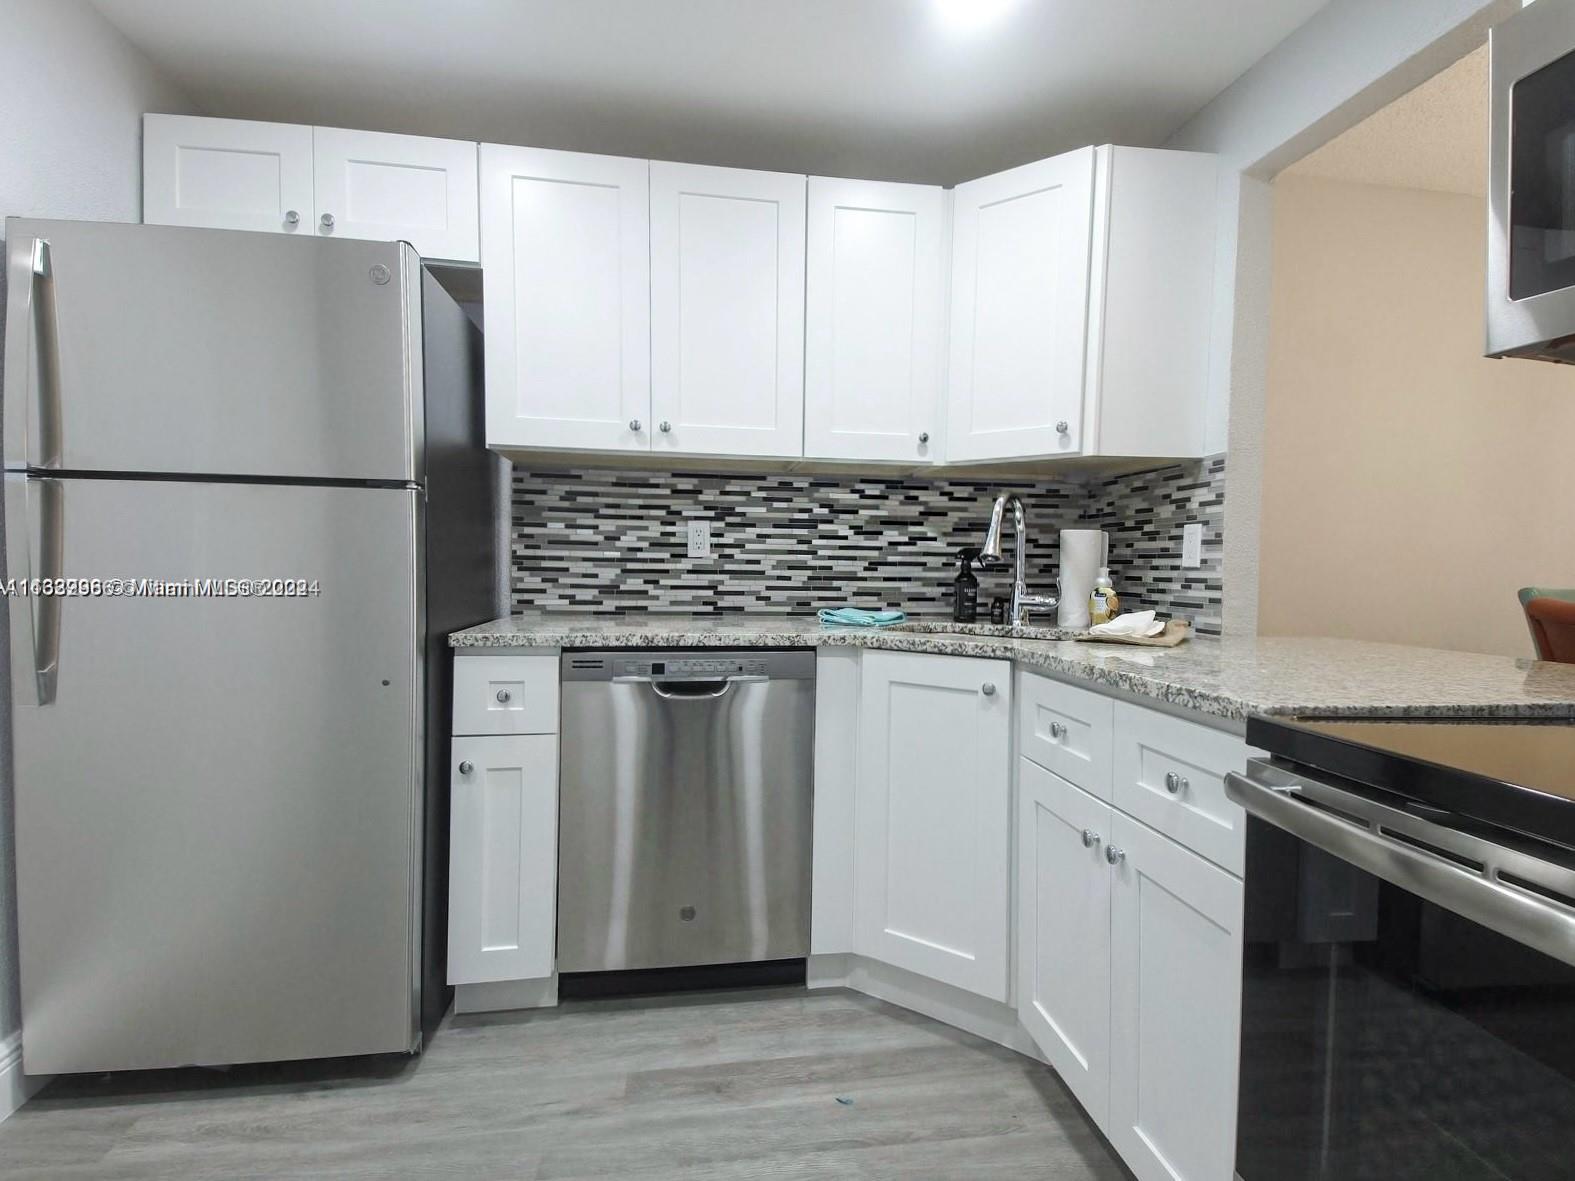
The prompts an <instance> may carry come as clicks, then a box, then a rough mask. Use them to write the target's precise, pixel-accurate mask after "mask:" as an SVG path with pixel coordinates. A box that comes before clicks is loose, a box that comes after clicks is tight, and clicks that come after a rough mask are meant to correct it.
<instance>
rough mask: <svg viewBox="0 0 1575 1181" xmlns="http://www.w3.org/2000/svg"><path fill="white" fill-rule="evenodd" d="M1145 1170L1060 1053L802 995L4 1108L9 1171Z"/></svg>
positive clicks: (0, 1147)
mask: <svg viewBox="0 0 1575 1181" xmlns="http://www.w3.org/2000/svg"><path fill="white" fill-rule="evenodd" d="M839 1100H841V1101H839ZM1128 1176H1129V1174H1127V1173H1126V1171H1125V1170H1124V1169H1123V1168H1122V1166H1121V1165H1120V1164H1119V1163H1117V1161H1116V1158H1115V1157H1114V1155H1113V1154H1112V1152H1111V1150H1110V1148H1109V1146H1108V1145H1107V1144H1106V1143H1105V1142H1104V1141H1103V1140H1102V1139H1101V1137H1100V1136H1099V1134H1098V1133H1097V1132H1096V1131H1095V1130H1094V1129H1093V1127H1092V1125H1091V1124H1090V1123H1089V1122H1088V1120H1087V1118H1086V1117H1085V1116H1084V1115H1083V1113H1082V1111H1081V1109H1080V1108H1079V1107H1078V1106H1077V1104H1076V1103H1075V1102H1074V1101H1073V1100H1072V1098H1071V1096H1070V1095H1069V1094H1068V1093H1067V1091H1066V1089H1065V1088H1064V1086H1063V1085H1062V1084H1061V1082H1060V1081H1059V1080H1058V1079H1057V1078H1056V1077H1055V1075H1054V1074H1053V1073H1052V1072H1051V1071H1050V1070H1049V1068H1047V1067H1044V1066H1041V1065H1039V1064H1038V1063H1036V1062H1033V1061H1030V1060H1029V1059H1027V1058H1024V1057H1022V1056H1021V1055H1018V1054H1014V1053H1012V1052H1010V1051H1008V1050H1003V1049H1001V1048H999V1047H997V1046H994V1045H992V1044H990V1043H988V1042H984V1041H981V1040H980V1039H978V1038H975V1037H972V1036H970V1035H968V1034H965V1033H962V1032H960V1031H958V1030H955V1029H951V1028H949V1027H947V1026H945V1025H941V1024H939V1023H937V1022H934V1021H930V1020H928V1019H927V1018H924V1017H920V1016H917V1015H915V1014H912V1013H909V1012H907V1011H905V1010H903V1009H899V1008H896V1007H894V1006H891V1005H887V1004H883V1003H881V1002H879V1001H876V1000H872V999H870V998H868V997H864V996H860V995H857V994H854V993H848V992H840V991H831V992H815V993H808V992H805V991H804V990H802V989H771V990H754V991H749V992H725V993H706V994H691V995H687V996H679V997H663V998H658V999H650V998H642V999H639V1000H617V1001H579V1002H572V1003H568V1004H565V1005H563V1006H562V1007H561V1008H558V1009H548V1010H538V1011H534V1012H528V1013H503V1014H489V1015H482V1016H471V1017H454V1016H451V1017H450V1018H449V1020H448V1021H447V1022H446V1023H445V1024H444V1026H443V1027H442V1028H441V1029H440V1030H439V1031H438V1033H437V1034H436V1036H435V1037H434V1038H433V1039H432V1042H431V1044H430V1046H429V1047H428V1049H427V1052H426V1053H425V1054H424V1055H423V1056H422V1057H421V1058H419V1059H415V1060H411V1059H404V1058H399V1059H383V1058H377V1059H360V1060H355V1061H353V1062H340V1063H334V1064H322V1063H295V1064H286V1065H278V1066H256V1067H244V1068H242V1067H237V1068H235V1069H233V1070H230V1071H224V1072H221V1071H206V1070H180V1071H159V1072H148V1073H144V1074H128V1075H110V1076H97V1077H87V1076H76V1077H73V1078H69V1079H60V1080H57V1081H56V1082H55V1083H54V1084H53V1085H51V1086H50V1087H49V1088H47V1089H46V1090H45V1091H44V1092H43V1093H41V1094H40V1095H38V1096H36V1097H35V1098H34V1099H33V1100H32V1102H30V1103H29V1104H27V1106H25V1107H24V1108H23V1109H22V1110H21V1111H19V1112H17V1113H16V1114H15V1115H13V1116H12V1117H11V1118H10V1119H9V1120H8V1121H6V1122H5V1123H4V1124H0V1178H3V1179H9V1178H22V1177H37V1178H45V1177H47V1178H87V1177H94V1178H108V1177H114V1178H155V1177H157V1178H174V1177H179V1178H226V1179H229V1178H251V1177H398V1178H410V1177H464V1178H484V1177H497V1178H519V1179H521V1181H524V1179H532V1178H592V1177H599V1178H607V1177H617V1178H633V1179H639V1181H658V1179H666V1178H673V1179H676V1178H685V1179H690V1181H713V1179H720V1178H762V1179H765V1178H769V1179H773V1181H780V1179H786V1178H814V1179H817V1181H819V1179H825V1178H845V1177H847V1178H903V1179H905V1181H915V1179H925V1178H936V1179H940V1178H969V1179H975V1178H1003V1179H1004V1178H1011V1179H1013V1181H1018V1179H1023V1181H1026V1179H1031V1178H1054V1179H1056V1181H1083V1179H1085V1178H1090V1179H1092V1178H1098V1179H1101V1181H1103V1179H1112V1181H1115V1179H1121V1178H1126V1177H1128Z"/></svg>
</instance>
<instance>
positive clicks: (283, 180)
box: [142, 115, 315, 234]
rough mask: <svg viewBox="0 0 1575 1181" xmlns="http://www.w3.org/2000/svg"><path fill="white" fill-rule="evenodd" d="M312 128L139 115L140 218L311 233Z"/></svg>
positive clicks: (217, 227) (162, 222) (149, 221)
mask: <svg viewBox="0 0 1575 1181" xmlns="http://www.w3.org/2000/svg"><path fill="white" fill-rule="evenodd" d="M314 208H315V202H314V198H313V194H312V129H311V128H310V127H300V126H297V125H296V124H293V123H252V122H245V121H241V120H237V119H207V118H203V117H201V116H197V115H144V116H143V117H142V220H143V221H144V222H146V223H147V224H149V225H160V226H202V227H206V228H208V229H214V230H264V231H273V232H276V233H284V234H311V233H312V232H313V218H314V213H313V210H314Z"/></svg>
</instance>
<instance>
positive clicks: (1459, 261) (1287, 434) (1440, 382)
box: [1259, 176, 1575, 656]
mask: <svg viewBox="0 0 1575 1181" xmlns="http://www.w3.org/2000/svg"><path fill="white" fill-rule="evenodd" d="M1274 189H1275V202H1274V206H1275V208H1274V261H1273V283H1272V288H1271V297H1270V341H1269V374H1268V399H1267V406H1266V408H1265V428H1264V458H1263V472H1264V474H1263V501H1262V513H1263V523H1262V533H1261V541H1260V567H1259V595H1260V603H1259V612H1260V614H1259V630H1260V632H1262V633H1263V634H1265V635H1331V636H1352V637H1358V638H1363V639H1377V640H1393V641H1397V642H1400V643H1409V644H1425V645H1430V646H1433V647H1440V648H1454V649H1460V650H1463V651H1472V652H1498V653H1505V654H1510V655H1517V656H1525V655H1529V654H1530V652H1531V642H1530V639H1529V637H1528V636H1527V634H1526V628H1525V624H1524V622H1523V621H1522V618H1521V615H1520V609H1519V605H1518V604H1517V603H1516V601H1515V591H1516V589H1517V588H1519V587H1521V586H1524V585H1528V584H1538V583H1540V584H1543V585H1552V586H1566V587H1575V368H1570V367H1564V366H1555V365H1548V364H1544V363H1540V362H1532V361H1490V360H1487V359H1485V358H1483V357H1482V355H1481V352H1482V289H1483V275H1482V269H1483V255H1484V250H1485V246H1484V235H1485V232H1486V231H1485V224H1486V214H1485V211H1484V209H1483V203H1482V202H1481V201H1480V200H1479V199H1478V198H1475V197H1465V196H1457V195H1454V194H1447V193H1431V192H1421V191H1416V190H1408V189H1392V188H1380V187H1377V186H1369V185H1356V184H1348V183H1342V182H1336V181H1325V180H1316V179H1312V178H1302V177H1290V176H1287V177H1283V178H1281V179H1280V180H1279V181H1278V182H1277V183H1276V184H1275V185H1274Z"/></svg>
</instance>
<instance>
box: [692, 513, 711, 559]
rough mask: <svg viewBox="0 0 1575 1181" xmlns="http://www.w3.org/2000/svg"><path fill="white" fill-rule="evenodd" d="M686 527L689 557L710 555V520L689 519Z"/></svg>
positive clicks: (706, 556) (707, 556)
mask: <svg viewBox="0 0 1575 1181" xmlns="http://www.w3.org/2000/svg"><path fill="white" fill-rule="evenodd" d="M686 529H687V532H688V535H689V556H690V557H691V558H709V557H710V556H711V522H710V521H690V522H689V523H688V525H687V526H686Z"/></svg>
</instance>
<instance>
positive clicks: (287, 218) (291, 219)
mask: <svg viewBox="0 0 1575 1181" xmlns="http://www.w3.org/2000/svg"><path fill="white" fill-rule="evenodd" d="M284 224H285V225H287V226H295V225H300V224H301V215H300V214H299V213H297V212H296V211H295V210H293V209H286V210H285V211H284Z"/></svg>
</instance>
